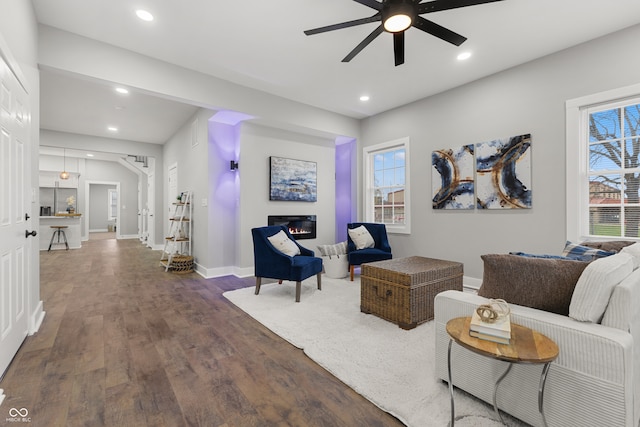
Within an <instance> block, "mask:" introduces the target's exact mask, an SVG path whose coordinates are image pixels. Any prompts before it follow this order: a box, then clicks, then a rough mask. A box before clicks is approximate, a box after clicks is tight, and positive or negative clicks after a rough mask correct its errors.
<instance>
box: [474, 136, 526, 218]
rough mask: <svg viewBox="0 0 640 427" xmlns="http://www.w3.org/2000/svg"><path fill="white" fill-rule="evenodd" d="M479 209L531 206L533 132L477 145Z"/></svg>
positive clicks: (524, 207) (523, 207)
mask: <svg viewBox="0 0 640 427" xmlns="http://www.w3.org/2000/svg"><path fill="white" fill-rule="evenodd" d="M475 155H476V198H477V205H478V209H528V208H531V134H525V135H518V136H512V137H509V138H503V139H496V140H493V141H489V142H482V143H479V144H476V148H475Z"/></svg>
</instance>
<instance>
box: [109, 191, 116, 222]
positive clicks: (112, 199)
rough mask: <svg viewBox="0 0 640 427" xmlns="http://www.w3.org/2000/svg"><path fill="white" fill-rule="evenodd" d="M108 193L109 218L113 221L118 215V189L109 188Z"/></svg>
mask: <svg viewBox="0 0 640 427" xmlns="http://www.w3.org/2000/svg"><path fill="white" fill-rule="evenodd" d="M107 193H108V195H107V197H108V199H107V210H108V212H109V220H110V221H111V220H114V219H116V218H117V217H118V191H117V190H113V189H109V191H108V192H107Z"/></svg>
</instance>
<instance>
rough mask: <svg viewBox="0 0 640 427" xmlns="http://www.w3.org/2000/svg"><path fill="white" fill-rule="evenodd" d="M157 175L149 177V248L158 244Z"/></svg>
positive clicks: (151, 174)
mask: <svg viewBox="0 0 640 427" xmlns="http://www.w3.org/2000/svg"><path fill="white" fill-rule="evenodd" d="M155 179H156V177H155V174H153V173H150V174H149V176H148V177H147V231H148V233H149V234H148V237H147V246H149V247H150V248H153V247H154V246H155V244H156V222H155V217H154V216H153V215H154V211H155V203H156V185H155Z"/></svg>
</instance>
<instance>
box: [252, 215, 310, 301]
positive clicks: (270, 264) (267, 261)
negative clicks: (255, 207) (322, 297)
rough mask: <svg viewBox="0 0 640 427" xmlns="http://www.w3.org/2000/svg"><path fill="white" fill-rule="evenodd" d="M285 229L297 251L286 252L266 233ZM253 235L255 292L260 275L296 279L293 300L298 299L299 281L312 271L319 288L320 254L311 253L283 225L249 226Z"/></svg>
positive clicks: (258, 291) (259, 281) (257, 289)
mask: <svg viewBox="0 0 640 427" xmlns="http://www.w3.org/2000/svg"><path fill="white" fill-rule="evenodd" d="M280 230H284V232H285V233H286V234H287V236H288V237H289V239H291V240H292V241H293V242H294V243H295V244H296V246H298V248H300V255H296V256H288V255H285V254H284V253H282V252H280V251H279V250H278V249H276V248H275V247H274V246H273V245H272V244H271V242H270V241H269V239H268V237H270V236H273V235H275V234H277V233H279V232H280ZM251 234H252V235H253V260H254V265H255V276H256V295H258V294H259V293H260V285H261V284H262V278H263V277H267V278H270V279H278V281H279V283H282V281H283V280H291V281H294V282H296V302H300V290H301V287H302V281H303V280H305V279H307V278H308V277H311V276H313V275H314V274H315V275H316V276H317V277H318V289H320V290H321V289H322V274H321V273H322V258H318V257H315V256H314V252H313V251H312V250H310V249H307V248H305V247H302V246H300V245H299V244H298V242H296V241H295V240H294V238H293V237H292V236H291V234H290V233H289V230H287V228H286V227H285V226H283V225H273V226H268V227H258V228H253V229H251Z"/></svg>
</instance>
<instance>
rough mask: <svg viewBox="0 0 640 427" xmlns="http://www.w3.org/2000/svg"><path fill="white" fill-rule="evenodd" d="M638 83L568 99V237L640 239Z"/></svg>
mask: <svg viewBox="0 0 640 427" xmlns="http://www.w3.org/2000/svg"><path fill="white" fill-rule="evenodd" d="M639 231H640V87H638V86H635V87H631V88H625V89H621V90H618V91H612V92H610V93H604V94H598V95H594V96H591V97H586V98H583V99H580V100H575V101H570V102H568V103H567V239H568V240H572V241H578V240H584V239H588V238H601V239H607V238H611V239H615V238H618V239H619V238H624V239H638V238H640V234H639Z"/></svg>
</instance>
